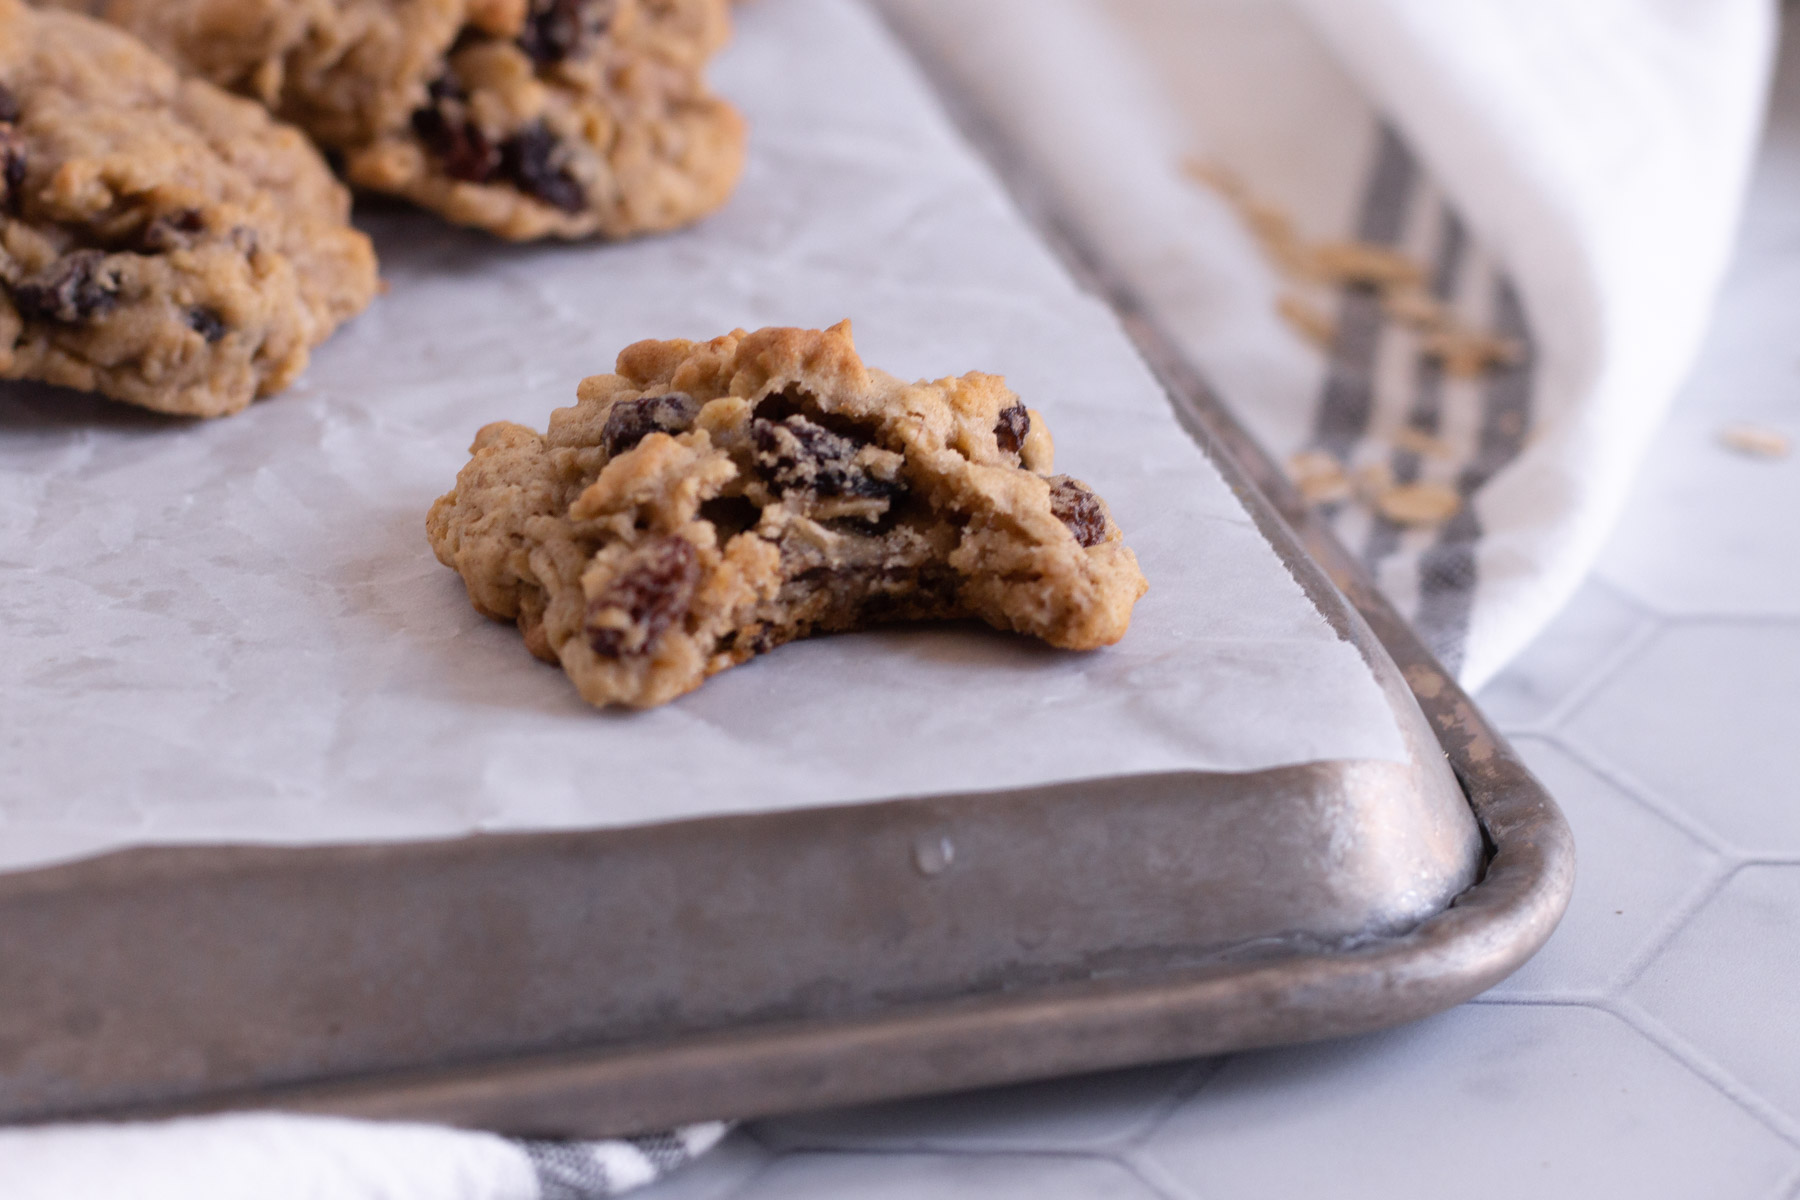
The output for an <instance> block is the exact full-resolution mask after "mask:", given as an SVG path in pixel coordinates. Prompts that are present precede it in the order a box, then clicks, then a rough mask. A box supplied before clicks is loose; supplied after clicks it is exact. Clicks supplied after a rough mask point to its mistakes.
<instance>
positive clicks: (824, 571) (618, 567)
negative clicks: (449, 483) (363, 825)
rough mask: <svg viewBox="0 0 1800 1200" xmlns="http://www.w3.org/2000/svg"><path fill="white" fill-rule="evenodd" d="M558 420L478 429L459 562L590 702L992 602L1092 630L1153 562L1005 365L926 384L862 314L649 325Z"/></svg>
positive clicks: (443, 554)
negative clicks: (896, 368)
mask: <svg viewBox="0 0 1800 1200" xmlns="http://www.w3.org/2000/svg"><path fill="white" fill-rule="evenodd" d="M577 397H578V403H577V404H576V405H575V406H574V407H572V408H563V409H558V410H557V411H556V412H554V413H552V414H551V417H550V430H549V433H548V434H539V433H537V432H535V431H533V430H531V429H528V428H526V427H525V426H522V425H515V424H510V423H507V422H501V423H498V424H494V425H489V426H487V427H486V428H484V429H482V430H481V432H480V433H479V434H477V435H476V438H475V444H474V446H473V447H472V454H473V457H472V458H471V460H470V462H469V463H468V465H466V466H465V467H464V468H463V469H462V471H461V473H460V474H459V475H458V476H457V482H456V487H455V488H454V489H453V490H452V491H451V492H449V493H448V494H447V495H445V496H443V497H441V498H440V499H439V500H438V501H437V503H436V504H435V505H433V506H432V509H431V514H430V516H429V518H428V519H427V532H428V534H429V536H430V539H431V544H432V547H433V549H434V550H436V552H437V556H438V559H439V560H440V561H441V562H443V563H444V565H445V566H448V567H451V568H453V569H455V570H456V571H457V572H458V573H460V574H461V576H462V578H463V582H464V583H465V584H466V585H467V587H468V591H469V597H470V599H471V600H472V601H473V602H474V605H475V607H476V608H477V609H479V610H480V611H481V612H483V613H486V614H487V615H489V616H491V617H495V618H498V619H500V620H506V621H514V622H517V624H518V626H519V628H520V630H521V631H523V633H524V635H525V644H526V646H527V647H529V648H530V650H531V651H532V653H534V654H536V655H537V656H538V657H539V658H542V659H545V660H547V661H549V662H554V663H558V664H560V665H561V666H562V668H563V669H564V670H565V671H567V672H568V674H569V677H570V678H571V679H573V680H574V682H575V686H576V687H577V688H578V689H580V691H581V694H582V695H583V696H584V697H585V698H586V699H588V700H589V701H590V702H592V703H594V704H599V705H605V704H621V705H629V706H632V707H637V708H644V707H649V706H651V705H656V704H662V703H664V702H665V701H668V700H671V699H673V698H675V697H676V696H679V695H681V694H682V693H684V692H687V691H690V690H692V689H693V688H695V687H698V686H699V685H700V683H701V681H702V680H704V679H705V678H706V677H707V676H708V675H711V674H713V673H714V672H717V671H722V670H724V669H726V668H727V667H731V666H735V665H736V664H738V663H741V662H743V661H745V660H746V659H748V658H750V657H752V656H753V655H756V654H760V653H762V652H764V651H767V650H770V649H772V648H774V647H776V646H779V645H781V644H782V643H783V642H788V641H792V640H794V639H795V638H801V637H806V636H807V635H809V634H813V633H825V632H830V631H834V630H849V629H858V628H863V627H865V626H868V625H872V624H876V623H880V622H886V621H910V620H934V619H945V618H956V617H977V618H980V619H981V620H984V621H986V622H987V623H989V624H990V625H993V626H995V627H997V628H1000V629H1006V630H1015V631H1017V632H1020V633H1026V634H1031V635H1032V636H1035V637H1039V638H1043V639H1044V640H1045V641H1047V642H1049V643H1051V644H1052V645H1054V646H1060V647H1064V648H1067V649H1072V650H1088V649H1093V648H1095V647H1099V646H1105V645H1109V644H1111V643H1113V642H1116V641H1118V640H1119V638H1121V637H1122V636H1124V634H1125V630H1126V627H1127V626H1128V625H1129V624H1130V621H1131V609H1132V605H1133V604H1135V603H1136V602H1137V600H1138V597H1140V596H1141V595H1142V594H1143V592H1144V589H1145V587H1146V584H1145V582H1144V577H1143V575H1142V574H1141V573H1140V572H1139V570H1138V565H1137V559H1136V557H1135V556H1134V555H1133V554H1132V552H1131V550H1130V549H1129V548H1127V547H1126V545H1125V542H1124V540H1123V538H1122V536H1121V535H1120V533H1119V529H1118V527H1117V526H1116V525H1114V524H1113V521H1112V518H1111V517H1110V515H1109V514H1108V512H1107V507H1106V504H1105V503H1104V502H1103V501H1102V500H1101V499H1100V497H1099V496H1098V495H1096V494H1095V493H1094V492H1093V491H1092V490H1090V489H1089V488H1088V487H1087V486H1086V485H1085V484H1083V483H1081V482H1080V481H1078V480H1075V479H1071V478H1069V477H1068V476H1066V475H1055V474H1052V473H1051V472H1052V467H1051V450H1052V448H1051V442H1050V433H1049V430H1048V429H1046V428H1045V426H1044V421H1043V418H1042V417H1041V416H1039V415H1038V414H1037V413H1036V412H1034V411H1032V410H1030V409H1028V408H1026V407H1025V405H1024V403H1023V402H1022V401H1020V400H1019V398H1018V397H1017V396H1016V395H1014V394H1013V393H1012V392H1011V391H1010V390H1009V389H1008V388H1007V387H1006V384H1005V381H1004V380H1002V379H1000V378H999V377H997V376H993V375H981V374H973V373H971V374H968V375H963V376H961V377H959V378H951V379H939V380H934V381H926V382H919V383H904V382H902V381H901V380H899V379H896V378H894V377H893V376H891V375H887V374H885V373H883V372H881V371H877V370H874V369H871V368H868V367H865V366H864V365H863V362H862V360H861V359H860V358H859V357H858V356H857V353H856V348H855V346H854V345H853V344H852V343H851V340H850V327H849V323H848V322H845V323H843V324H840V325H837V326H835V327H833V328H831V329H828V330H824V331H818V330H806V329H762V330H758V331H757V332H755V333H748V334H747V333H744V332H742V331H741V330H740V331H738V332H736V333H732V334H728V335H727V336H725V337H721V338H715V339H713V340H712V341H710V342H687V341H668V342H656V341H650V342H639V343H638V344H636V345H634V346H630V347H627V348H626V350H625V351H624V352H623V353H622V354H620V355H619V360H618V366H617V371H616V373H614V374H611V375H596V376H593V377H592V378H589V379H585V380H583V381H582V383H581V386H580V388H579V389H578V390H577Z"/></svg>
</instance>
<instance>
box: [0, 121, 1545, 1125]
mask: <svg viewBox="0 0 1800 1200" xmlns="http://www.w3.org/2000/svg"><path fill="white" fill-rule="evenodd" d="M976 132H977V133H979V131H976ZM976 140H977V142H978V144H979V143H980V138H979V137H977V139H976ZM1009 182H1010V183H1012V185H1013V186H1014V188H1015V190H1016V191H1017V192H1018V193H1019V195H1020V198H1021V200H1022V202H1024V205H1025V207H1026V208H1027V210H1028V211H1029V212H1031V213H1032V215H1033V216H1034V218H1036V219H1037V220H1038V222H1039V224H1040V227H1041V228H1042V229H1043V230H1044V232H1045V233H1046V235H1047V236H1048V238H1049V240H1050V241H1051V242H1052V243H1053V244H1054V245H1055V246H1056V247H1057V248H1058V250H1059V251H1060V252H1061V253H1063V255H1064V256H1065V258H1066V259H1067V260H1068V261H1069V263H1070V264H1071V266H1072V267H1074V268H1075V269H1077V270H1079V271H1081V272H1082V273H1083V274H1084V275H1085V276H1086V277H1087V278H1088V279H1089V280H1090V281H1091V282H1093V283H1094V284H1095V285H1096V287H1097V288H1098V289H1099V290H1101V292H1102V294H1106V295H1108V296H1109V297H1110V298H1111V299H1112V301H1113V303H1114V305H1115V307H1116V308H1117V309H1118V311H1119V313H1120V315H1121V317H1122V318H1123V319H1124V321H1125V323H1126V326H1127V328H1128V330H1129V331H1130V332H1131V334H1132V336H1133V338H1134V339H1135V340H1136V342H1137V343H1138V346H1139V348H1140V350H1141V351H1142V352H1143V353H1144V355H1145V357H1146V358H1147V360H1148V361H1149V362H1150V363H1151V365H1152V366H1153V367H1154V368H1155V369H1156V371H1157V372H1158V374H1159V376H1160V377H1161V378H1162V380H1163V382H1164V384H1165V385H1166V387H1167V388H1168V391H1169V394H1170V397H1171V401H1172V403H1174V405H1175V407H1176V409H1177V411H1178V412H1179V413H1180V414H1181V416H1182V417H1183V418H1184V421H1185V423H1186V424H1187V425H1188V427H1189V429H1190V430H1191V432H1192V433H1193V435H1194V437H1195V438H1196V439H1197V440H1198V441H1199V443H1200V444H1201V446H1202V447H1203V448H1204V449H1205V450H1206V451H1207V452H1208V454H1209V455H1211V457H1212V458H1213V460H1214V461H1215V463H1216V464H1217V465H1218V466H1219V468H1220V470H1221V471H1222V472H1223V473H1224V474H1225V476H1226V478H1227V480H1228V481H1229V482H1230V483H1231V484H1232V486H1233V487H1234V489H1235V490H1236V491H1237V493H1238V494H1239V496H1240V497H1241V498H1242V499H1243V501H1244V503H1245V504H1246V505H1247V506H1248V508H1249V510H1250V512H1251V513H1252V515H1253V516H1254V517H1255V518H1256V520H1257V522H1258V524H1259V526H1260V528H1261V529H1262V530H1263V532H1264V534H1265V535H1266V536H1267V537H1268V539H1269V541H1270V542H1271V544H1272V545H1273V546H1274V547H1275V549H1276V551H1277V552H1278V553H1279V554H1280V555H1281V557H1282V559H1283V560H1284V561H1285V562H1286V563H1287V565H1288V566H1289V568H1290V569H1291V570H1292V571H1293V573H1294V575H1295V577H1296V578H1298V579H1299V580H1300V581H1301V583H1302V585H1303V586H1304V587H1305V588H1306V590H1307V592H1308V594H1309V595H1310V596H1311V597H1312V599H1313V602H1314V603H1315V605H1317V607H1318V608H1319V609H1320V611H1321V612H1322V613H1323V614H1324V615H1325V616H1326V618H1327V619H1328V620H1330V621H1331V622H1332V623H1333V624H1334V625H1335V626H1336V628H1337V629H1338V630H1339V631H1340V632H1341V633H1342V634H1343V636H1345V637H1346V638H1347V639H1349V640H1350V641H1351V642H1352V643H1353V644H1354V645H1355V646H1356V647H1357V648H1358V649H1359V650H1360V652H1361V653H1362V655H1363V657H1364V659H1365V661H1366V662H1367V663H1368V665H1369V668H1370V670H1371V672H1372V673H1373V675H1374V677H1375V678H1376V680H1377V681H1378V682H1379V683H1380V685H1381V687H1382V688H1383V690H1384V693H1385V695H1386V696H1387V699H1388V701H1389V703H1390V705H1391V706H1392V708H1393V711H1394V714H1395V716H1396V719H1397V721H1398V723H1399V725H1400V728H1401V729H1402V731H1403V734H1404V736H1405V738H1406V739H1407V741H1408V743H1409V746H1410V748H1411V761H1410V762H1408V763H1369V762H1354V763H1348V762H1339V763H1333V762H1323V763H1312V764H1307V765H1304V766H1295V767H1286V768H1281V769H1276V770H1269V771H1261V772H1255V773H1248V774H1207V773H1186V774H1172V775H1164V776H1153V777H1134V778H1128V779H1127V778H1121V779H1114V780H1102V781H1097V782H1086V783H1080V784H1065V785H1059V786H1054V787H1044V788H1032V789H1025V790H1019V791H1012V792H1004V793H986V794H981V795H968V796H933V797H923V798H917V799H902V800H893V801H887V802H882V803H877V804H861V805H846V806H843V807H839V808H831V809H822V810H812V811H806V812H794V813H775V814H765V815H757V816H744V817H722V818H708V819H702V820H693V821H684V822H678V823H673V824H667V825H658V826H651V827H645V828H637V829H626V830H611V831H597V832H587V833H546V834H521V835H507V836H484V837H477V838H467V839H458V840H451V841H443V842H431V843H413V844H401V845H391V844H390V845H378V846H377V845H370V846H357V847H320V848H300V849H267V848H241V847H194V848H157V849H141V850H131V851H125V852H121V853H117V854H113V855H109V856H106V857H103V858H98V859H93V860H89V861H85V862H78V863H74V864H71V865H67V866H61V867H54V868H49V869H44V870H37V871H30V872H22V873H16V874H12V875H7V876H0V1120H7V1121H44V1120H53V1119H64V1118H72V1117H84V1116H108V1117H117V1116H122V1115H150V1114H158V1113H170V1112H179V1111H199V1110H207V1109H218V1108H226V1107H279V1108H284V1109H289V1110H312V1111H324V1112H337V1113H348V1114H357V1115H363V1116H373V1117H406V1118H419V1119H429V1120H440V1121H448V1122H452V1123H456V1124H461V1125H467V1126H474V1127H483V1128H490V1129H497V1130H503V1131H509V1132H518V1133H531V1134H543V1135H597V1134H607V1133H621V1132H634V1131H639V1130H644V1129H648V1128H653V1127H657V1126H663V1125H667V1124H670V1123H675V1122H681V1121H686V1120H693V1119H701V1118H709V1117H722V1116H751V1115H758V1114H766V1113H773V1112H781V1111H790V1110H796V1109H804V1108H813V1107H819V1106H824V1105H832V1104H844V1103H853V1102H858V1101H866V1100H874V1099H880V1098H886V1097H894V1096H902V1095H909V1094H918V1093H924V1092H932V1091H946V1090H952V1089H958V1088H967V1087H975V1086H981V1085H987V1084H997V1083H1003V1082H1010V1081H1017V1080H1024V1079H1031V1078H1037V1077H1044V1076H1050V1075H1056V1074H1064V1073H1070V1072H1077V1071H1086V1070H1095V1069H1101V1068H1107V1067H1115V1066H1122V1065H1126V1064H1131V1063H1141V1062H1149V1061H1154V1060H1159V1059H1169V1058H1177V1057H1185V1056H1190V1055H1197V1054H1207V1053H1215V1052H1220V1051H1226V1050H1235V1049H1243V1048H1248V1047H1254V1046H1264V1045H1271V1044H1277V1043H1283V1042H1294V1041H1303V1040H1309V1039H1315V1038H1324V1037H1332V1036H1338V1035H1343V1034H1349V1033H1355V1032H1360V1031H1364V1030H1369V1029H1375V1028H1380V1027H1383V1026H1388V1025H1394V1024H1398V1023H1400V1022H1404V1021H1408V1020H1413V1019H1416V1018H1418V1017H1422V1016H1425V1015H1427V1014H1430V1013H1432V1012H1436V1011H1438V1010H1441V1009H1443V1008H1447V1007H1449V1006H1451V1005H1454V1004H1456V1003H1459V1002H1460V1001H1462V1000H1464V999H1467V998H1468V997H1470V996H1472V995H1474V994H1476V993H1477V992H1479V991H1481V990H1483V989H1484V988H1486V987H1488V986H1489V985H1491V984H1492V983H1494V982H1496V981H1497V980H1499V979H1501V978H1502V977H1504V976H1505V975H1506V974H1508V973H1509V972H1510V971H1512V970H1513V969H1514V968H1516V967H1517V966H1518V965H1519V964H1521V963H1522V962H1524V961H1525V959H1526V958H1528V957H1529V956H1530V955H1531V954H1532V953H1533V952H1534V951H1535V950H1536V949H1537V948H1538V947H1539V946H1540V945H1541V944H1542V943H1543V941H1544V939H1545V938H1547V937H1548V936H1549V934H1550V931H1551V930H1552V928H1553V927H1554V926H1555V924H1556V921H1557V920H1558V918H1559V917H1560V915H1561V913H1562V910H1563V908H1564V906H1565V904H1566V903H1567V899H1568V894H1569V889H1570V887H1571V885H1572V880H1573V861H1574V857H1573V848H1572V844H1571V842H1570V838H1569V832H1568V828H1567V826H1566V824H1565V823H1564V822H1563V820H1562V817H1561V815H1560V814H1559V813H1558V812H1557V809H1556V807H1555V804H1554V803H1553V802H1552V801H1551V799H1550V798H1549V797H1548V796H1547V795H1546V794H1545V793H1544V791H1543V789H1542V787H1541V786H1540V785H1539V784H1538V783H1537V781H1536V780H1535V779H1534V778H1533V777H1532V776H1531V775H1530V773H1529V772H1528V771H1527V770H1526V769H1525V768H1524V767H1523V766H1522V765H1521V764H1520V762H1519V760H1518V759H1517V758H1516V757H1515V756H1514V754H1513V753H1512V751H1511V750H1510V749H1509V748H1508V747H1507V746H1506V744H1505V743H1504V741H1502V740H1501V739H1500V738H1499V737H1498V736H1497V735H1496V734H1495V733H1494V731H1493V730H1492V728H1491V727H1490V726H1489V725H1488V724H1487V722H1486V721H1485V720H1484V719H1483V718H1482V716H1481V714H1480V713H1479V712H1478V711H1477V710H1476V708H1475V707H1474V705H1473V704H1472V703H1471V702H1470V700H1469V699H1468V697H1467V696H1466V695H1464V694H1463V692H1462V691H1461V690H1460V689H1459V688H1458V687H1457V686H1456V684H1455V683H1454V681H1453V680H1451V679H1450V678H1449V677H1448V676H1447V675H1446V674H1445V673H1444V672H1443V671H1442V670H1441V669H1440V668H1439V667H1438V665H1437V664H1436V663H1435V662H1434V661H1433V660H1432V658H1431V656H1430V654H1429V653H1428V652H1427V651H1426V650H1425V649H1424V647H1423V646H1422V645H1421V644H1420V643H1419V642H1418V640H1417V639H1416V638H1415V637H1414V636H1413V635H1412V633H1411V631H1410V630H1409V629H1408V628H1407V626H1406V624H1405V623H1404V621H1403V620H1401V619H1400V617H1399V616H1398V615H1397V614H1396V613H1395V612H1394V611H1393V610H1392V609H1391V608H1390V607H1389V606H1388V605H1387V604H1386V603H1385V602H1384V601H1383V600H1382V599H1381V597H1380V595H1379V594H1378V593H1377V592H1376V591H1375V590H1374V588H1373V587H1371V586H1370V585H1369V583H1368V581H1367V580H1366V579H1365V578H1364V577H1363V575H1362V574H1361V572H1360V569H1359V568H1358V567H1357V565H1356V563H1355V562H1354V560H1353V559H1352V558H1351V557H1350V556H1349V555H1347V554H1346V553H1345V552H1344V551H1343V550H1342V548H1341V547H1339V546H1338V545H1337V544H1336V543H1335V542H1334V541H1333V540H1332V538H1331V535H1330V533H1329V532H1328V531H1327V530H1325V529H1324V528H1323V526H1321V525H1320V524H1318V523H1317V522H1316V521H1314V520H1313V519H1312V518H1311V517H1310V515H1309V514H1308V512H1307V510H1306V508H1305V506H1304V505H1303V504H1302V503H1301V502H1300V501H1299V499H1298V497H1297V496H1295V495H1294V494H1293V493H1292V491H1291V489H1289V488H1288V487H1287V485H1286V484H1285V482H1284V481H1283V480H1282V478H1281V476H1280V473H1279V472H1278V471H1277V470H1276V469H1275V468H1274V467H1273V466H1272V465H1271V464H1270V463H1269V461H1268V460H1267V458H1266V457H1265V456H1264V455H1263V454H1262V453H1261V451H1260V450H1259V449H1258V448H1257V447H1256V446H1255V445H1254V443H1252V442H1251V441H1250V440H1249V439H1248V438H1247V437H1246V436H1245V435H1244V433H1243V431H1242V430H1241V429H1240V428H1239V427H1238V426H1237V425H1236V424H1235V423H1234V422H1233V421H1232V420H1231V418H1230V417H1229V415H1228V414H1226V413H1225V411H1224V410H1223V409H1222V408H1221V407H1220V406H1219V404H1218V403H1217V402H1216V400H1215V399H1214V398H1213V396H1212V394H1211V393H1210V392H1209V391H1208V389H1207V388H1206V386H1205V384H1204V381H1203V380H1202V379H1200V378H1199V377H1198V375H1196V374H1195V372H1194V371H1193V370H1192V369H1191V368H1190V367H1189V366H1188V365H1187V364H1186V363H1184V362H1183V361H1182V360H1181V358H1180V357H1179V356H1178V355H1177V354H1175V353H1174V352H1173V351H1172V350H1171V349H1170V343H1169V342H1168V340H1167V339H1166V338H1164V337H1163V336H1162V335H1161V334H1160V333H1159V332H1158V331H1157V329H1156V328H1155V327H1154V324H1153V323H1152V322H1151V321H1150V320H1149V319H1148V318H1147V316H1146V315H1145V313H1144V312H1143V311H1142V309H1141V307H1140V306H1139V305H1138V304H1137V303H1136V302H1135V300H1134V298H1133V297H1132V296H1131V295H1130V293H1129V292H1128V291H1126V290H1124V289H1123V288H1121V287H1119V286H1118V285H1117V284H1116V282H1115V281H1114V280H1113V278H1112V276H1111V275H1110V273H1109V272H1108V271H1107V269H1106V265H1105V264H1104V263H1103V262H1100V261H1098V260H1097V259H1096V258H1095V257H1094V256H1093V255H1092V253H1091V252H1090V251H1089V250H1088V248H1087V247H1086V246H1085V245H1084V244H1083V242H1082V240H1081V239H1080V237H1079V236H1078V235H1077V234H1075V233H1073V232H1072V231H1071V230H1070V229H1068V228H1067V227H1066V226H1065V225H1063V224H1062V223H1060V222H1059V221H1058V220H1057V218H1056V214H1055V213H1054V212H1050V211H1048V210H1047V209H1045V208H1044V207H1043V206H1042V205H1041V204H1038V203H1037V202H1036V197H1035V194H1034V193H1032V191H1031V189H1030V180H1029V179H1024V178H1017V177H1014V178H1010V179H1009ZM697 880H698V881H704V885H705V886H703V887H696V886H695V881H697Z"/></svg>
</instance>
